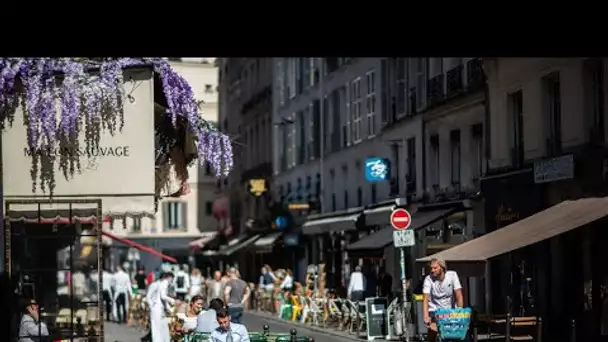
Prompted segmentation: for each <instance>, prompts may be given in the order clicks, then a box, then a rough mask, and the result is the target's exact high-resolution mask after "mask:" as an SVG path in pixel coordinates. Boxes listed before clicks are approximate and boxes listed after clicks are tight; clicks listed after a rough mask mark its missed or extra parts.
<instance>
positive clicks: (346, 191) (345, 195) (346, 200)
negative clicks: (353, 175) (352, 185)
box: [344, 190, 348, 209]
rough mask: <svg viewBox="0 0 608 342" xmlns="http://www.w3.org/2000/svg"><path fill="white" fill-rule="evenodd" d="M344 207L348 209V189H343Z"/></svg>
mask: <svg viewBox="0 0 608 342" xmlns="http://www.w3.org/2000/svg"><path fill="white" fill-rule="evenodd" d="M344 209H348V190H344Z"/></svg>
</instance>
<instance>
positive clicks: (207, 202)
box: [123, 58, 219, 263]
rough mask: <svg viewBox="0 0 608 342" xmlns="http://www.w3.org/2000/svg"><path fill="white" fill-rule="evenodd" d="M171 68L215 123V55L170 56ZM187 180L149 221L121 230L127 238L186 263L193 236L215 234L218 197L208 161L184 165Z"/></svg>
mask: <svg viewBox="0 0 608 342" xmlns="http://www.w3.org/2000/svg"><path fill="white" fill-rule="evenodd" d="M170 64H171V66H172V68H173V69H174V70H175V71H176V72H177V73H178V74H180V75H181V76H182V77H184V79H185V80H186V81H187V82H188V83H189V84H190V86H191V87H192V90H193V92H194V96H195V98H196V100H198V101H199V103H200V105H199V106H200V109H201V112H202V117H203V119H204V120H206V121H207V122H209V123H211V124H212V125H213V126H215V127H217V125H218V67H217V66H216V63H215V58H181V59H171V60H170ZM187 172H188V184H187V187H188V189H186V190H185V191H184V193H185V194H183V195H181V196H179V197H165V198H163V199H161V200H160V201H159V203H158V210H157V212H156V215H155V220H154V223H153V224H152V225H149V226H143V225H142V226H138V225H131V226H130V227H128V229H127V230H126V231H125V232H124V233H123V234H125V235H126V236H127V237H129V238H130V239H133V240H135V241H137V242H140V243H143V244H145V245H148V246H151V247H153V248H155V249H157V250H159V251H162V252H163V253H165V254H167V255H170V256H172V257H175V258H177V259H178V261H179V262H180V263H188V261H189V256H190V254H191V249H190V248H189V243H190V242H192V241H193V240H196V239H200V238H205V240H207V239H211V238H213V237H214V236H215V235H216V234H217V229H218V226H217V221H216V220H215V218H214V217H213V212H212V210H213V204H214V201H215V200H216V199H217V198H218V197H219V193H218V191H217V185H216V183H217V180H218V179H217V177H216V176H215V173H214V171H213V170H212V169H211V168H210V167H209V165H208V164H205V165H204V166H201V165H200V164H199V163H198V160H196V161H194V162H193V163H192V165H190V166H189V167H188V169H187Z"/></svg>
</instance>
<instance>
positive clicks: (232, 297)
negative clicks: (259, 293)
mask: <svg viewBox="0 0 608 342" xmlns="http://www.w3.org/2000/svg"><path fill="white" fill-rule="evenodd" d="M228 276H229V277H230V280H228V282H227V283H226V288H225V289H224V299H225V302H226V305H228V312H229V313H230V318H231V321H233V322H234V323H241V317H242V316H243V310H244V307H245V303H246V302H247V300H249V295H250V294H251V290H250V289H249V286H247V283H246V282H244V281H243V280H241V279H240V278H239V276H238V271H237V269H236V268H234V267H231V268H230V269H229V270H228Z"/></svg>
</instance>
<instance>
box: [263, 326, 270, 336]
mask: <svg viewBox="0 0 608 342" xmlns="http://www.w3.org/2000/svg"><path fill="white" fill-rule="evenodd" d="M262 329H263V330H264V335H268V334H269V333H270V327H269V326H268V324H264V326H263V327H262Z"/></svg>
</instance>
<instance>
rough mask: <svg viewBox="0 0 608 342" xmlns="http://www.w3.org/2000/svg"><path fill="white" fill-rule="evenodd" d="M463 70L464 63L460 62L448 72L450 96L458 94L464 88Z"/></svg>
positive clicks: (448, 91) (448, 94)
mask: <svg viewBox="0 0 608 342" xmlns="http://www.w3.org/2000/svg"><path fill="white" fill-rule="evenodd" d="M462 70H463V65H462V64H460V65H458V66H457V67H455V68H452V69H451V70H449V71H448V72H447V76H446V83H447V96H448V97H452V96H455V95H458V94H459V93H460V92H461V91H462V90H463V88H464V85H463V82H462Z"/></svg>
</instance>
